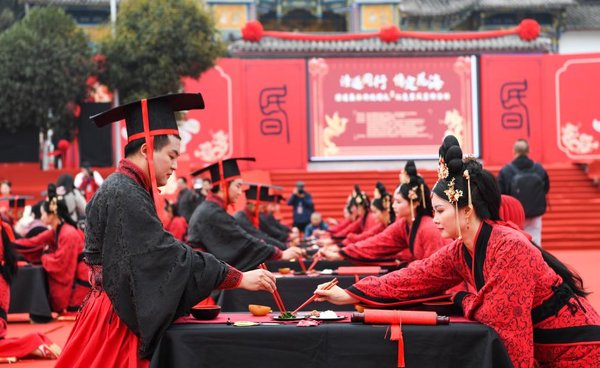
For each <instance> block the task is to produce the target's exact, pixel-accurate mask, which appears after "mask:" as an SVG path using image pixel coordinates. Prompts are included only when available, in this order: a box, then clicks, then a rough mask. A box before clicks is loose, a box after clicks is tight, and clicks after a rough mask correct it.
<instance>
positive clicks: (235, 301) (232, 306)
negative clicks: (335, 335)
mask: <svg viewBox="0 0 600 368" xmlns="http://www.w3.org/2000/svg"><path fill="white" fill-rule="evenodd" d="M334 277H337V278H338V280H339V283H338V286H339V287H341V288H347V287H349V286H350V285H352V284H354V283H355V282H356V278H355V276H334V275H320V276H292V277H278V278H277V290H278V291H279V295H281V299H282V300H283V303H284V304H285V306H286V308H287V309H288V310H294V309H296V308H297V307H299V306H300V305H301V304H302V303H304V302H305V301H306V300H307V299H308V298H310V297H311V296H312V295H313V292H314V291H315V289H316V288H317V286H318V285H319V284H323V283H326V282H329V281H331V280H333V278H334ZM216 302H217V304H218V305H220V306H221V308H222V311H223V312H248V304H260V305H268V306H270V307H271V308H272V309H273V310H274V311H276V310H278V309H277V305H276V304H275V301H274V300H273V296H272V295H271V294H270V293H268V292H266V291H247V290H242V289H232V290H223V291H221V292H220V293H219V295H218V297H217V298H216ZM313 309H318V310H327V309H332V310H338V311H353V310H354V306H352V305H344V306H339V305H335V306H334V305H333V304H330V303H326V302H322V303H317V302H313V303H310V304H309V305H307V306H306V307H305V308H302V310H308V311H310V310H313Z"/></svg>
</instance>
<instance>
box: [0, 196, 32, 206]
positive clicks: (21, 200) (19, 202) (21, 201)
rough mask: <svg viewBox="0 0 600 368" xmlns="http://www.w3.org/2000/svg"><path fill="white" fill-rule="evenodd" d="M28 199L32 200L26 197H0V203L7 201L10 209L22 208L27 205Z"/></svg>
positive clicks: (30, 197)
mask: <svg viewBox="0 0 600 368" xmlns="http://www.w3.org/2000/svg"><path fill="white" fill-rule="evenodd" d="M28 199H33V197H32V196H28V195H23V196H7V197H0V201H8V207H10V208H23V207H25V206H26V205H27V200H28Z"/></svg>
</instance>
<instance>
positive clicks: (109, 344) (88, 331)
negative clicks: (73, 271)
mask: <svg viewBox="0 0 600 368" xmlns="http://www.w3.org/2000/svg"><path fill="white" fill-rule="evenodd" d="M138 347H139V341H138V337H137V336H136V335H135V334H134V333H133V332H132V331H131V330H130V329H129V328H128V327H127V325H125V323H123V321H121V319H120V318H119V316H118V315H117V313H116V312H115V311H114V309H113V306H112V303H111V301H110V299H109V298H108V296H107V295H106V293H104V292H101V293H100V292H92V294H91V295H90V298H89V299H88V301H87V303H86V304H85V306H84V307H83V309H82V310H81V312H80V314H79V316H78V317H77V321H75V325H74V326H73V330H71V334H70V335H69V338H68V340H67V343H66V344H65V347H64V349H63V352H62V354H61V355H60V358H59V359H58V362H57V363H56V366H55V367H56V368H61V367H64V368H76V367H86V368H105V367H114V368H147V367H149V366H150V361H149V360H145V359H140V358H139V357H138V352H137V351H138Z"/></svg>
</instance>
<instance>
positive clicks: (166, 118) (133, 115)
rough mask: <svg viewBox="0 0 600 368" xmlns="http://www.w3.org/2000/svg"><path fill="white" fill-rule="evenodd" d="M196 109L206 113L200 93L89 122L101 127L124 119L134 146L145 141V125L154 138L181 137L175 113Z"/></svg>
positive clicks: (152, 101) (142, 103)
mask: <svg viewBox="0 0 600 368" xmlns="http://www.w3.org/2000/svg"><path fill="white" fill-rule="evenodd" d="M196 109H204V99H203V98H202V95H201V94H200V93H176V94H170V95H164V96H159V97H152V98H148V99H142V100H139V101H135V102H131V103H128V104H125V105H121V106H117V107H115V108H112V109H110V110H108V111H104V112H102V113H100V114H97V115H94V116H92V117H90V119H92V120H93V121H94V123H96V125H97V126H99V127H103V126H105V125H108V124H112V123H114V122H116V121H120V120H123V119H125V123H126V125H127V142H131V141H133V140H136V139H139V138H144V135H145V133H144V132H145V129H144V125H146V124H147V126H148V129H147V130H148V132H149V134H150V135H151V136H155V135H166V134H174V135H178V134H179V129H178V128H177V120H176V119H175V114H174V112H175V111H182V110H196ZM144 117H146V119H144ZM144 120H146V122H144Z"/></svg>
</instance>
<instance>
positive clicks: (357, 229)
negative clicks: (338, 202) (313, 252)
mask: <svg viewBox="0 0 600 368" xmlns="http://www.w3.org/2000/svg"><path fill="white" fill-rule="evenodd" d="M348 206H349V207H350V208H356V218H355V220H354V221H353V222H351V223H350V224H348V225H347V226H344V227H343V228H342V229H339V230H337V231H335V232H334V230H336V229H333V230H332V229H330V230H329V234H331V238H333V239H345V238H346V237H347V236H348V235H349V234H359V233H361V232H363V231H365V230H366V231H369V230H370V229H372V228H373V227H376V226H377V225H378V222H377V219H376V218H375V217H374V216H373V214H372V213H371V211H370V209H371V202H370V201H369V197H368V196H367V194H366V193H365V192H362V191H361V190H360V188H359V186H358V185H355V186H354V192H353V193H352V197H351V198H350V201H349V204H348ZM319 243H320V244H321V245H327V244H331V243H332V242H331V241H330V240H329V239H328V238H324V239H321V241H320V242H319Z"/></svg>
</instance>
